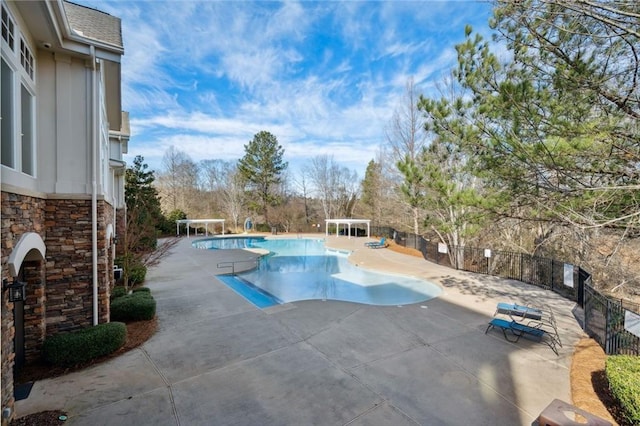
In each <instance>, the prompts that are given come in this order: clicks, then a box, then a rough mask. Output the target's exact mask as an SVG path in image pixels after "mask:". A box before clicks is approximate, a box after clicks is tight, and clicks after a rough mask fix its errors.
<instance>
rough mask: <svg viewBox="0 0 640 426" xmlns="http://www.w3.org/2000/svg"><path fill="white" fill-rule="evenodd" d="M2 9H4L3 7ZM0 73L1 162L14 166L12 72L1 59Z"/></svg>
mask: <svg viewBox="0 0 640 426" xmlns="http://www.w3.org/2000/svg"><path fill="white" fill-rule="evenodd" d="M3 11H4V9H3ZM0 75H2V86H0V95H1V96H0V97H2V103H1V104H0V118H1V120H0V125H1V126H2V133H1V135H0V136H1V137H2V153H1V158H2V164H3V165H5V166H7V167H14V161H15V159H14V155H13V151H14V149H13V145H14V138H13V121H14V111H13V98H14V96H13V80H14V74H13V71H12V70H11V68H10V67H9V65H7V63H6V62H5V61H4V59H3V60H2V69H1V70H0Z"/></svg>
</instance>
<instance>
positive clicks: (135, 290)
mask: <svg viewBox="0 0 640 426" xmlns="http://www.w3.org/2000/svg"><path fill="white" fill-rule="evenodd" d="M131 292H132V293H138V292H143V293H151V289H150V288H149V287H136V288H134V289H133V290H131Z"/></svg>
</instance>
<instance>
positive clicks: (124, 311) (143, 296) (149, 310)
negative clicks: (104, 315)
mask: <svg viewBox="0 0 640 426" xmlns="http://www.w3.org/2000/svg"><path fill="white" fill-rule="evenodd" d="M155 315H156V301H155V299H154V298H153V296H151V293H150V292H149V291H140V290H138V291H134V292H133V293H131V294H127V295H126V296H122V297H118V298H117V299H114V300H113V301H112V302H111V320H113V321H122V322H131V321H143V320H150V319H153V317H154V316H155Z"/></svg>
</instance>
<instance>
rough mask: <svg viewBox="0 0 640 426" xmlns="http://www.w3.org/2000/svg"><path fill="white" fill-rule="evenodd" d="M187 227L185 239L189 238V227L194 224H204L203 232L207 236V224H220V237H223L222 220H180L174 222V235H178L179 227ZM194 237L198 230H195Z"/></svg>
mask: <svg viewBox="0 0 640 426" xmlns="http://www.w3.org/2000/svg"><path fill="white" fill-rule="evenodd" d="M183 223H184V224H186V225H187V238H189V225H191V224H192V223H194V224H204V232H205V235H207V236H208V235H209V224H210V223H214V224H215V223H221V224H222V235H224V219H180V220H176V235H178V236H179V235H180V225H181V224H183ZM196 235H198V229H197V228H196Z"/></svg>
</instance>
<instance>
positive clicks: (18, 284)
mask: <svg viewBox="0 0 640 426" xmlns="http://www.w3.org/2000/svg"><path fill="white" fill-rule="evenodd" d="M26 287H27V283H25V282H22V281H18V280H14V281H13V283H11V284H9V281H8V280H6V279H4V280H3V281H2V289H3V290H9V302H22V301H24V300H25V299H26V298H27V292H26Z"/></svg>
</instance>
